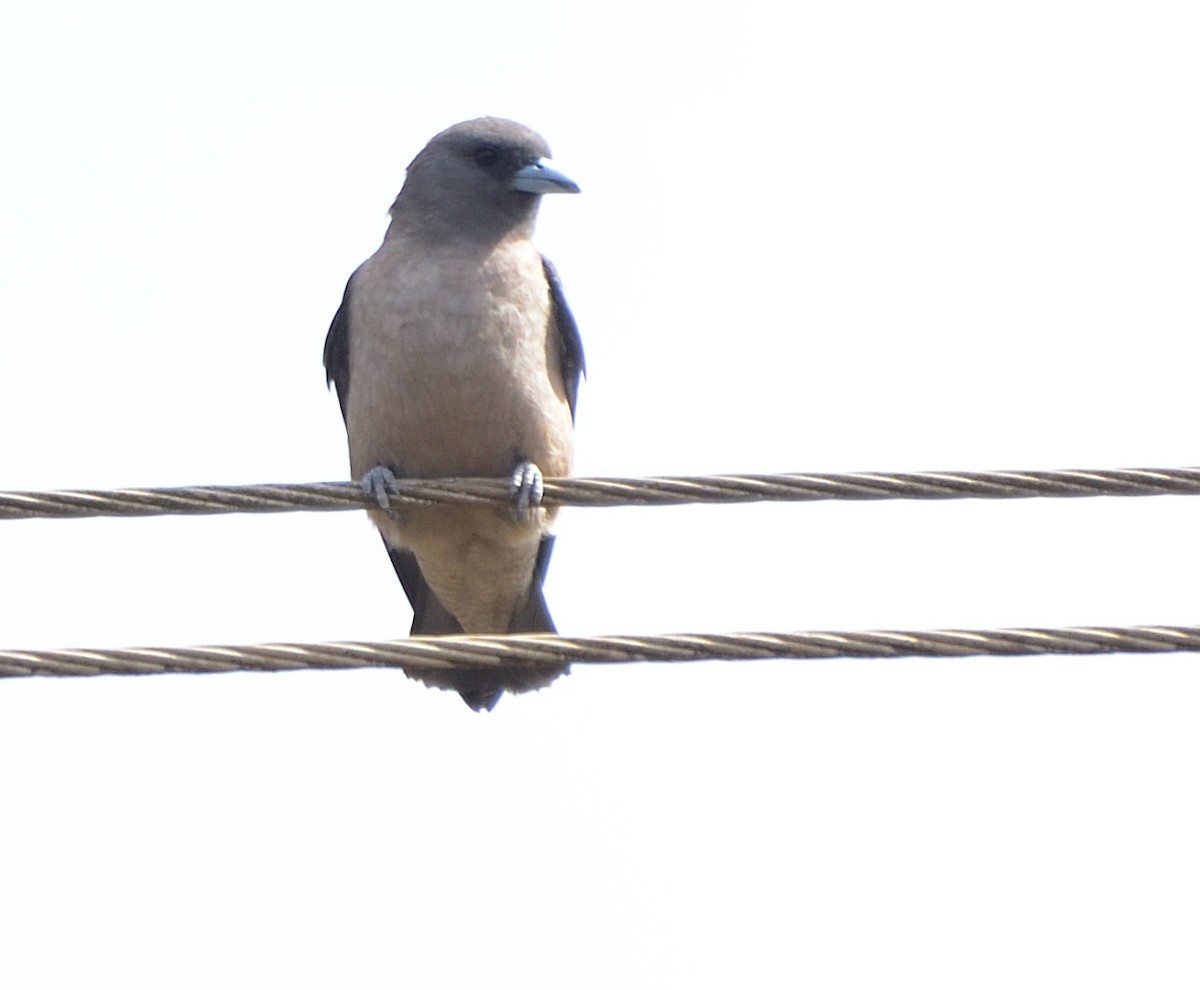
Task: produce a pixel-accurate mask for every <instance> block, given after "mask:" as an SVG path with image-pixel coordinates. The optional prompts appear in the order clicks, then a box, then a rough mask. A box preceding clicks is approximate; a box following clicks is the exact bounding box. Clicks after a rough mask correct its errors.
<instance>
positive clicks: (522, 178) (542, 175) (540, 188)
mask: <svg viewBox="0 0 1200 990" xmlns="http://www.w3.org/2000/svg"><path fill="white" fill-rule="evenodd" d="M512 187H513V188H514V189H517V190H519V191H520V192H527V193H533V194H534V195H536V196H542V195H545V194H546V193H577V192H579V186H577V185H576V184H575V183H574V182H572V181H571V180H570V179H568V178H567V177H566V176H565V175H563V174H562V172H559V171H557V170H555V169H552V168H551V167H550V166H549V164H547V162H546V160H545V159H544V158H543V159H542V160H541V161H540V162H536V163H535V164H533V165H526V166H525V167H524V168H519V169H517V174H516V175H514V176H513V181H512Z"/></svg>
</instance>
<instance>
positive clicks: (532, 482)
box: [508, 461, 545, 522]
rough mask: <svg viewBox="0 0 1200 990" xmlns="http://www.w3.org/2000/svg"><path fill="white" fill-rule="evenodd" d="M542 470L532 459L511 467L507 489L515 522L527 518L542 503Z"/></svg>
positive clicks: (543, 486)
mask: <svg viewBox="0 0 1200 990" xmlns="http://www.w3.org/2000/svg"><path fill="white" fill-rule="evenodd" d="M544 490H545V485H544V484H543V483H542V472H541V471H540V470H539V469H538V466H537V465H536V464H534V463H533V461H522V462H521V463H520V464H518V465H517V466H516V467H515V468H513V473H512V477H511V478H509V480H508V491H509V495H510V497H511V498H512V514H513V518H514V519H516V520H517V522H525V521H526V520H528V519H529V518H530V517H531V516H532V515H533V514H534V513H535V512H537V510H538V509H539V508H540V507H541V504H542V493H543V491H544Z"/></svg>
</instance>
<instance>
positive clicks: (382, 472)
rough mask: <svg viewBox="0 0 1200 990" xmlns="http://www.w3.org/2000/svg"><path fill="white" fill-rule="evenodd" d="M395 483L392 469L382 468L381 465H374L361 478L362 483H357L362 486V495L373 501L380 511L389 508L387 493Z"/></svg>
mask: <svg viewBox="0 0 1200 990" xmlns="http://www.w3.org/2000/svg"><path fill="white" fill-rule="evenodd" d="M395 483H396V476H395V475H394V474H393V473H392V469H391V468H388V467H384V466H383V465H382V464H376V465H375V466H374V467H373V468H371V470H370V471H368V472H367V473H366V474H364V475H363V476H362V481H360V482H359V484H360V485H362V490H363V494H364V495H367V496H369V497H371V498H373V499H375V501H376V502H378V503H379V508H381V509H386V508H388V507H389V504H390V503H389V502H388V491H389V489H390V488H391V486H392V485H394V484H395Z"/></svg>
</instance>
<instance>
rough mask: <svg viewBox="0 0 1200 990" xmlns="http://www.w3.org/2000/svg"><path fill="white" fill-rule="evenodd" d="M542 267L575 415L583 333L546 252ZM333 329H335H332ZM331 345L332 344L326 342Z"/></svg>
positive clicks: (569, 401) (581, 372) (581, 371)
mask: <svg viewBox="0 0 1200 990" xmlns="http://www.w3.org/2000/svg"><path fill="white" fill-rule="evenodd" d="M542 271H543V272H545V273H546V281H547V282H548V283H549V285H550V318H551V319H552V320H553V321H554V329H555V331H556V332H557V333H558V342H559V351H560V353H561V355H562V379H563V388H565V389H566V391H567V404H568V405H569V406H570V407H571V418H572V419H574V418H575V396H576V395H577V394H578V392H579V379H580V378H581V377H583V376H586V375H587V367H586V366H585V365H584V362H583V341H582V340H581V339H580V336H579V324H577V323H576V322H575V317H574V316H573V315H572V314H571V307H570V306H568V305H567V297H566V296H565V295H564V294H563V287H562V279H560V278H559V277H558V269H556V268H555V267H554V265H553V263H552V262H551V261H550V260H549V259H548V258H546V257H545V256H544V255H543V256H542ZM330 332H331V333H332V331H330ZM326 346H327V347H328V345H326Z"/></svg>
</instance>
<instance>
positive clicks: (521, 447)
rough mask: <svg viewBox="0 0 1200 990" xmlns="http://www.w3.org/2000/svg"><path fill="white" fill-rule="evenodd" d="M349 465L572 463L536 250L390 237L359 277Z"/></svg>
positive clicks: (436, 472) (428, 470)
mask: <svg viewBox="0 0 1200 990" xmlns="http://www.w3.org/2000/svg"><path fill="white" fill-rule="evenodd" d="M350 381H351V388H350V401H349V403H348V408H347V429H348V433H349V437H350V454H351V468H352V471H353V472H354V476H355V477H361V476H362V475H363V474H364V473H366V471H368V470H370V469H371V468H372V467H374V466H375V465H377V464H384V465H387V466H389V467H391V468H392V469H393V470H394V471H396V472H397V473H398V474H400V475H402V476H404V475H406V476H410V477H420V476H424V477H435V476H443V475H482V476H495V475H502V474H507V472H508V471H509V470H510V469H511V468H512V466H513V464H514V463H515V462H516V461H517V460H520V459H528V460H532V461H533V462H534V463H536V464H537V465H538V466H539V467H540V468H541V469H542V471H543V473H545V474H546V475H547V476H558V475H564V474H566V473H568V472H569V469H570V446H571V416H570V410H569V408H568V406H567V402H566V397H565V392H564V389H563V383H562V377H561V370H560V363H559V351H558V340H557V335H556V333H555V332H554V330H553V327H552V319H551V311H550V300H549V290H548V287H547V284H546V280H545V276H544V274H543V271H542V262H541V257H540V255H539V254H538V253H537V251H536V249H534V248H533V246H532V245H531V244H530V243H529V242H528V241H522V242H519V243H515V244H502V245H500V246H498V247H496V248H494V249H492V250H491V251H490V252H488V253H486V254H483V255H481V254H480V253H479V252H477V251H475V252H473V251H470V250H465V249H461V248H460V249H457V250H455V249H452V248H448V249H446V250H444V251H440V252H439V251H430V250H405V249H404V245H402V244H395V243H394V242H385V243H384V245H383V247H382V248H380V250H379V252H377V253H376V255H375V256H373V257H372V258H371V259H370V260H369V261H368V262H366V263H365V264H364V265H363V267H362V268H361V269H360V271H359V273H358V274H357V275H356V277H355V288H354V293H353V295H352V297H351V312H350Z"/></svg>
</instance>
